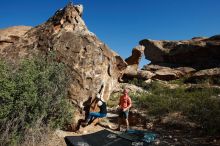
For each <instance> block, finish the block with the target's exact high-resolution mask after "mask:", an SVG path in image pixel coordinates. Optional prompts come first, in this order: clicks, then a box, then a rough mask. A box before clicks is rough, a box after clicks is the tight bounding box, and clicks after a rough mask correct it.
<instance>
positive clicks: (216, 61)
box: [140, 35, 220, 80]
mask: <svg viewBox="0 0 220 146" xmlns="http://www.w3.org/2000/svg"><path fill="white" fill-rule="evenodd" d="M140 45H143V46H144V47H145V49H144V54H145V57H146V59H148V60H150V61H151V64H150V65H146V66H145V67H144V68H143V70H147V71H150V72H152V73H154V74H155V75H154V76H152V77H151V78H153V79H161V80H173V79H178V78H181V77H183V76H187V77H191V76H192V77H193V78H197V77H198V78H201V77H207V75H206V72H207V73H208V74H209V76H212V75H213V76H216V72H212V71H210V70H209V69H211V68H216V67H217V68H219V67H220V50H219V49H220V35H216V36H213V37H210V38H203V37H195V38H192V39H191V40H185V41H155V40H149V39H145V40H142V41H140ZM200 70H203V71H202V73H205V74H204V75H203V76H202V75H201V71H200ZM211 70H212V69H211ZM215 70H216V69H215Z"/></svg>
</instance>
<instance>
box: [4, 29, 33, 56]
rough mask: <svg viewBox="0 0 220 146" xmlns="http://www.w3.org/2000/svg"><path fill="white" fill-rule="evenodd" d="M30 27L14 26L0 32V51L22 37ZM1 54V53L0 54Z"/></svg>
mask: <svg viewBox="0 0 220 146" xmlns="http://www.w3.org/2000/svg"><path fill="white" fill-rule="evenodd" d="M31 28H32V27H31V26H14V27H10V28H6V29H1V30H0V51H1V50H2V48H5V47H7V46H10V45H11V44H14V43H15V42H16V41H17V40H19V38H20V37H21V36H22V35H24V34H25V33H26V32H27V31H28V30H30V29H31ZM0 53H1V52H0Z"/></svg>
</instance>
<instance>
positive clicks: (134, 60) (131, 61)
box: [125, 46, 144, 70]
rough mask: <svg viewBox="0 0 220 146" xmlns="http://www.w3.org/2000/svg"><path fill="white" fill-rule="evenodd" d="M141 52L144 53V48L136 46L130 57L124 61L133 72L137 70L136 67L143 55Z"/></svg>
mask: <svg viewBox="0 0 220 146" xmlns="http://www.w3.org/2000/svg"><path fill="white" fill-rule="evenodd" d="M143 52H144V47H143V46H136V47H135V48H133V50H132V55H131V56H130V57H128V58H126V59H125V61H126V62H127V64H128V66H132V68H133V70H137V69H138V65H139V63H140V61H141V57H142V55H143ZM130 68H131V67H130Z"/></svg>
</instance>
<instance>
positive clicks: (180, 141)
mask: <svg viewBox="0 0 220 146" xmlns="http://www.w3.org/2000/svg"><path fill="white" fill-rule="evenodd" d="M143 115H144V114H143V113H140V112H138V113H137V112H136V111H134V112H133V113H132V112H131V114H130V119H129V120H130V124H131V129H137V130H147V131H152V132H154V133H156V134H157V139H156V140H155V141H154V142H153V143H151V145H159V146H164V145H165V146H201V145H202V146H218V145H220V136H213V137H212V136H206V135H204V134H203V132H202V131H201V130H200V129H199V128H198V127H196V126H195V125H194V124H193V123H191V122H186V121H184V117H182V116H181V115H180V114H179V113H173V114H169V115H167V116H166V117H163V118H159V119H158V118H149V117H147V118H146V117H143ZM174 119H175V120H174ZM116 127H117V115H115V114H114V113H110V114H109V117H107V118H105V119H102V120H101V121H100V123H99V124H94V123H92V124H91V125H89V126H86V127H81V128H80V130H78V131H76V132H67V131H62V130H57V131H56V132H55V134H54V138H53V143H52V145H53V146H54V144H55V143H57V144H59V146H66V143H65V141H64V137H65V136H79V135H86V134H90V133H94V132H97V131H100V130H102V129H108V130H112V131H114V129H115V128H116ZM121 130H122V131H123V130H125V127H122V129H121ZM54 140H55V141H56V142H55V141H54ZM52 145H51V146H52ZM55 145H56V144H55Z"/></svg>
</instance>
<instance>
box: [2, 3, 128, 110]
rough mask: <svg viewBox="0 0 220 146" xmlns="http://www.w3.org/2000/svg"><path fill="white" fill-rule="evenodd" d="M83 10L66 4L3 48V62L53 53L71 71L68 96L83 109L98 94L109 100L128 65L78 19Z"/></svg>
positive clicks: (80, 7) (78, 6)
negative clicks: (87, 101) (42, 22)
mask: <svg viewBox="0 0 220 146" xmlns="http://www.w3.org/2000/svg"><path fill="white" fill-rule="evenodd" d="M82 11H83V7H82V6H81V5H77V6H74V5H73V4H72V3H70V4H68V5H67V6H66V7H65V8H64V9H61V10H58V11H57V12H56V13H55V15H54V16H52V17H51V18H49V20H48V21H47V22H45V23H44V24H41V25H39V26H37V27H34V28H32V29H31V30H28V31H27V32H26V33H25V34H24V35H23V36H22V37H21V38H19V39H18V41H17V42H16V43H14V44H11V45H10V46H7V47H4V48H2V49H1V50H2V52H3V53H2V54H1V57H2V58H7V59H9V60H11V61H16V60H18V59H20V58H24V57H30V56H32V55H34V54H48V53H49V52H54V53H55V54H56V57H57V60H58V61H60V62H64V63H65V64H67V65H68V66H69V68H70V70H71V73H70V74H71V80H72V82H71V85H70V89H69V93H70V94H69V95H70V98H71V99H72V101H73V102H74V103H75V104H76V105H78V106H79V107H82V105H83V103H84V102H85V101H86V100H87V99H88V98H89V97H92V98H94V97H95V95H96V94H97V93H98V92H101V96H102V97H103V98H104V99H105V100H108V98H109V95H110V93H111V91H112V90H113V88H114V87H115V84H117V83H118V78H119V76H120V75H121V73H122V72H123V70H124V69H125V68H126V66H127V63H126V62H125V61H124V60H123V59H122V58H121V57H120V56H119V55H117V54H116V53H115V52H113V51H111V50H110V49H109V48H108V47H107V45H105V44H104V43H103V42H101V41H100V40H99V39H98V38H97V37H96V36H95V35H94V34H93V33H91V32H90V31H89V30H88V29H87V27H86V25H85V23H84V21H83V20H82V18H81V15H82Z"/></svg>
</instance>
